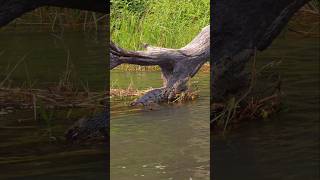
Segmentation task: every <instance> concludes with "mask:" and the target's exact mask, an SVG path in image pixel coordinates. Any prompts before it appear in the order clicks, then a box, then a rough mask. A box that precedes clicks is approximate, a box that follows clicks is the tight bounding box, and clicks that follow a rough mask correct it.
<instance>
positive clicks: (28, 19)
mask: <svg viewBox="0 0 320 180" xmlns="http://www.w3.org/2000/svg"><path fill="white" fill-rule="evenodd" d="M106 20H107V18H106V15H104V14H100V13H96V12H88V11H82V10H75V9H67V8H56V7H42V8H38V9H36V10H34V11H31V12H28V13H26V14H24V15H23V16H21V17H20V18H17V19H15V20H14V21H13V22H11V24H10V25H9V26H5V27H4V28H3V29H6V30H8V29H9V30H12V29H13V28H20V27H21V28H24V27H26V26H27V27H28V28H27V29H28V30H29V29H31V30H36V31H39V30H45V31H47V30H50V31H59V30H73V31H79V30H80V31H92V30H94V31H96V30H98V29H105V25H106ZM33 27H36V28H33ZM39 27H41V29H39ZM19 30H20V29H19ZM24 30H26V28H24Z"/></svg>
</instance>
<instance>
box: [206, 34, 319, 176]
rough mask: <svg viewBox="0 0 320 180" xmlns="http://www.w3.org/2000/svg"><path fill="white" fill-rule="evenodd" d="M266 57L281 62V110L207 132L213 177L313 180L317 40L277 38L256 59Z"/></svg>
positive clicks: (315, 168) (316, 170) (315, 167)
mask: <svg viewBox="0 0 320 180" xmlns="http://www.w3.org/2000/svg"><path fill="white" fill-rule="evenodd" d="M272 60H281V61H282V63H281V64H280V65H279V66H278V67H277V68H276V69H277V70H278V71H279V72H280V74H281V77H282V80H283V88H282V90H283V92H284V93H285V98H284V99H283V106H284V107H285V109H286V110H285V111H282V112H281V113H280V114H278V115H276V116H275V117H273V118H271V119H267V120H263V121H257V122H247V123H243V124H241V125H240V127H238V128H235V129H232V130H231V131H230V132H228V133H227V134H226V135H225V136H222V135H218V134H215V133H214V132H212V134H211V136H212V139H213V143H212V144H213V145H212V146H213V152H212V153H213V157H214V158H213V165H214V166H213V169H214V170H213V172H212V173H213V175H214V177H215V178H214V179H215V180H234V179H245V180H251V179H252V180H257V179H261V180H263V179H266V180H269V179H272V180H273V179H285V180H299V179H308V180H316V179H319V169H320V167H319V163H320V157H319V150H320V149H319V147H320V146H319V145H320V144H319V142H320V141H319V140H320V139H319V39H316V38H299V37H294V36H288V37H285V38H284V37H280V38H278V39H277V40H276V41H275V42H274V43H273V45H272V46H271V47H270V48H269V49H268V50H267V51H265V52H263V53H260V54H259V56H258V59H257V61H258V64H259V65H260V66H262V65H263V64H266V63H268V62H270V61H272Z"/></svg>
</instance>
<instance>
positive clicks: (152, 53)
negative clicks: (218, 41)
mask: <svg viewBox="0 0 320 180" xmlns="http://www.w3.org/2000/svg"><path fill="white" fill-rule="evenodd" d="M209 58H210V26H206V27H205V28H203V29H202V31H201V32H200V33H199V34H198V35H197V36H196V37H195V38H194V39H193V40H192V41H191V42H190V43H189V44H187V45H186V46H184V47H182V48H180V49H170V48H162V47H152V46H147V47H146V50H145V51H127V50H124V49H122V48H120V47H118V46H117V45H115V44H114V43H113V42H110V69H113V68H115V67H117V66H119V65H121V64H136V65H141V66H155V65H157V66H159V67H160V68H161V72H162V78H163V87H161V88H157V89H153V90H151V91H149V92H147V93H146V94H145V95H144V96H142V97H141V98H139V99H138V100H136V101H135V102H134V103H132V105H138V104H143V105H147V104H150V103H160V102H165V101H174V100H175V99H176V97H177V94H179V93H181V92H184V91H186V90H187V89H188V87H187V82H188V80H189V79H190V78H192V77H193V76H194V75H195V74H196V73H197V72H198V71H199V69H200V68H201V66H202V65H203V64H204V63H205V62H207V61H208V60H209Z"/></svg>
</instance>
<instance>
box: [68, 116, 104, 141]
mask: <svg viewBox="0 0 320 180" xmlns="http://www.w3.org/2000/svg"><path fill="white" fill-rule="evenodd" d="M109 120H110V116H109V113H108V112H107V111H104V112H101V113H98V114H95V115H92V116H89V117H85V118H81V119H79V120H78V121H77V122H76V123H74V124H73V125H72V126H71V127H70V128H69V129H68V130H67V131H66V133H65V137H66V139H67V140H68V141H70V142H76V141H81V140H86V139H90V138H96V137H102V136H104V138H106V139H108V138H109Z"/></svg>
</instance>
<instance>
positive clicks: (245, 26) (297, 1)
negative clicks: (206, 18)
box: [211, 0, 309, 103]
mask: <svg viewBox="0 0 320 180" xmlns="http://www.w3.org/2000/svg"><path fill="white" fill-rule="evenodd" d="M308 1H309V0H259V1H257V0H216V1H214V3H213V9H214V10H213V14H214V16H213V24H212V26H213V32H212V36H213V38H212V39H213V40H212V46H213V48H212V49H211V50H212V51H211V53H212V59H211V65H212V66H211V92H212V93H211V99H212V101H214V102H223V101H224V100H225V99H226V98H228V97H229V96H230V95H234V94H237V93H238V92H239V91H240V90H241V89H243V88H244V87H246V85H247V84H248V83H247V82H248V80H247V79H248V76H247V73H246V72H244V67H245V65H246V63H247V62H248V60H249V59H250V57H251V56H252V55H253V54H254V52H255V51H256V50H259V51H262V50H264V49H266V48H267V47H268V46H269V45H270V44H271V43H272V41H273V40H274V39H275V38H276V37H277V36H278V35H279V33H280V32H281V30H282V29H283V28H284V27H285V26H286V24H287V23H288V21H289V20H290V18H291V17H292V16H293V15H294V13H295V12H296V11H298V10H299V9H300V8H301V7H302V6H303V5H304V4H306V3H307V2H308ZM212 103H213V102H212Z"/></svg>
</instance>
